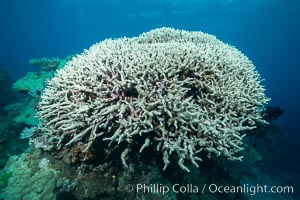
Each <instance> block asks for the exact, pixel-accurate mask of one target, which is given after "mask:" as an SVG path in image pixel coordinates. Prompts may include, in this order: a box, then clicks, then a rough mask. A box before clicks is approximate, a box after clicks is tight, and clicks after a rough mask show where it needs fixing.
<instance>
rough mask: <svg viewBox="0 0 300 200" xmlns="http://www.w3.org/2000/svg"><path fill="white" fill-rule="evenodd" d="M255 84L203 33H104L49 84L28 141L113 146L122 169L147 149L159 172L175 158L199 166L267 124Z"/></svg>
mask: <svg viewBox="0 0 300 200" xmlns="http://www.w3.org/2000/svg"><path fill="white" fill-rule="evenodd" d="M260 82H261V79H260V76H259V74H258V73H257V72H256V70H255V67H254V66H253V64H252V62H251V61H250V60H249V59H248V58H247V57H246V56H244V55H243V54H242V53H241V52H239V51H238V50H237V49H236V48H234V47H232V46H229V45H227V44H224V43H222V42H221V41H219V40H218V39H216V38H215V37H214V36H212V35H208V34H204V33H202V32H187V31H180V30H175V29H172V28H160V29H156V30H153V31H150V32H147V33H144V34H142V35H140V36H139V37H135V38H121V39H115V40H111V39H109V40H104V41H102V42H100V43H97V44H95V45H93V46H92V47H91V48H90V49H89V50H85V51H84V52H83V53H82V54H81V55H77V56H76V57H74V58H73V59H72V60H71V61H69V62H68V63H67V64H66V66H65V67H64V68H63V69H61V70H58V71H57V73H56V75H55V77H54V78H52V79H51V80H50V81H49V82H48V86H47V87H46V89H45V90H44V93H43V96H42V100H41V102H40V103H39V105H38V117H39V118H40V119H41V125H40V127H39V131H40V134H37V135H36V136H35V138H33V139H36V138H40V140H43V141H47V143H48V147H47V149H49V148H50V147H51V148H52V149H55V150H56V152H57V151H59V150H61V149H64V150H66V149H67V150H69V151H71V149H72V148H75V147H78V146H79V147H80V149H81V150H82V152H91V154H92V153H93V148H94V147H95V145H96V141H97V145H99V144H101V145H102V144H103V149H114V148H113V147H116V146H118V147H119V148H123V153H121V159H122V162H123V164H124V166H127V164H126V158H127V156H128V155H129V154H132V153H139V152H142V151H143V150H144V149H145V148H152V149H154V150H156V151H158V152H160V153H161V155H162V158H163V161H164V163H165V166H164V169H165V168H166V167H167V166H168V165H169V164H170V163H171V162H172V160H177V162H178V165H179V166H180V167H181V168H182V169H184V170H186V171H189V169H188V168H187V167H186V165H185V164H184V162H185V161H186V160H189V161H190V162H191V163H193V164H194V165H195V166H198V163H197V162H198V161H201V160H202V159H201V158H202V156H203V155H207V156H209V157H211V156H224V157H226V158H228V159H229V160H241V159H242V157H241V156H239V155H238V154H236V153H237V152H239V151H241V150H242V149H243V147H242V138H243V135H242V132H243V131H244V130H249V129H253V128H255V123H257V122H264V120H263V119H262V116H261V115H262V114H261V113H262V112H261V111H262V109H263V106H264V105H265V104H266V102H267V101H268V99H267V98H266V97H265V95H264V88H263V87H262V86H261V85H260ZM117 144H119V145H117ZM136 147H138V149H140V151H139V152H133V151H132V149H134V148H136ZM171 155H172V159H171Z"/></svg>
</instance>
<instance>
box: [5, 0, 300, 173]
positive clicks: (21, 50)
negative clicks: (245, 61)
mask: <svg viewBox="0 0 300 200" xmlns="http://www.w3.org/2000/svg"><path fill="white" fill-rule="evenodd" d="M0 24H1V28H0V47H1V48H0V64H1V65H3V66H5V67H6V69H7V70H8V71H9V73H10V74H11V77H12V79H13V80H17V79H19V78H21V77H22V76H23V75H24V74H25V73H26V72H28V71H37V70H38V69H37V68H35V67H33V66H30V65H29V64H28V60H29V59H30V58H42V57H48V58H52V57H59V58H64V57H66V56H67V55H70V54H77V53H81V52H82V51H83V49H87V48H89V47H90V46H91V45H92V44H94V43H96V42H99V41H101V40H103V39H106V38H118V37H124V36H126V37H132V36H137V35H139V34H140V33H142V32H146V31H149V30H151V29H154V28H159V27H174V28H178V29H185V30H191V31H203V32H205V33H209V34H213V35H215V36H217V38H218V39H220V40H222V41H223V42H226V43H228V44H231V45H233V46H235V47H236V48H238V49H239V50H241V51H242V52H243V53H244V54H245V55H247V56H248V57H249V58H250V60H252V61H253V63H254V64H255V66H256V67H257V70H258V71H259V73H260V74H261V76H262V77H263V79H265V81H264V82H263V84H264V85H265V87H266V94H267V96H268V97H270V98H271V101H270V104H271V105H274V106H279V107H281V108H282V109H283V110H284V115H283V116H282V117H281V118H280V119H278V121H277V122H276V123H277V124H279V125H280V126H281V127H283V129H284V134H285V135H286V141H285V142H286V143H287V144H288V145H286V146H284V147H281V146H279V147H278V148H279V149H280V148H284V149H283V150H284V151H286V152H285V154H292V155H294V158H295V159H296V160H298V161H299V150H300V149H299V146H300V145H299V142H300V140H299V139H300V136H299V133H300V126H299V123H300V117H299V115H300V106H299V102H300V79H299V74H300V64H299V58H300V48H299V47H300V1H299V0H152V1H139V0H127V1H125V0H86V1H84V0H51V1H50V0H49V1H40V0H26V1H21V0H1V1H0ZM279 145H280V142H279ZM278 160H280V158H278ZM283 162H284V161H283ZM278 163H279V165H280V162H278ZM282 165H283V166H286V164H282ZM297 173H299V171H297Z"/></svg>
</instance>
